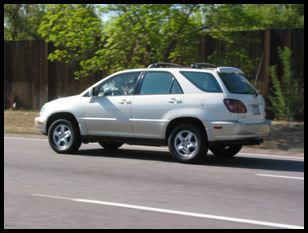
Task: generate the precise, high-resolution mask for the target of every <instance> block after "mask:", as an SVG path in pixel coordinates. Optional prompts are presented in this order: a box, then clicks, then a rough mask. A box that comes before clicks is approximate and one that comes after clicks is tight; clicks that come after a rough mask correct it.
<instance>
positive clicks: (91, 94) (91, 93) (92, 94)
mask: <svg viewBox="0 0 308 233" xmlns="http://www.w3.org/2000/svg"><path fill="white" fill-rule="evenodd" d="M90 96H91V97H92V96H97V88H96V87H93V88H92V89H91V90H90Z"/></svg>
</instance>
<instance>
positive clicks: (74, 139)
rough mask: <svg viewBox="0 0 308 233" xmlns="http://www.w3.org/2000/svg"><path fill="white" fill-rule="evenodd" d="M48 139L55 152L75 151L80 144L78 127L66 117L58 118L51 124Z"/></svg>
mask: <svg viewBox="0 0 308 233" xmlns="http://www.w3.org/2000/svg"><path fill="white" fill-rule="evenodd" d="M48 141H49V144H50V146H51V148H52V149H53V150H54V151H55V152H57V153H62V154H65V153H75V152H76V151H77V150H78V149H79V147H80V145H81V138H80V133H79V129H78V127H77V126H76V125H75V124H74V123H73V122H71V121H69V120H66V119H59V120H56V121H54V122H53V123H52V124H51V126H50V127H49V130H48Z"/></svg>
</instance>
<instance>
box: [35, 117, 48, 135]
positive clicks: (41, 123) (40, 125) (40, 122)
mask: <svg viewBox="0 0 308 233" xmlns="http://www.w3.org/2000/svg"><path fill="white" fill-rule="evenodd" d="M34 124H35V127H36V128H37V129H39V130H40V131H41V133H43V134H47V132H46V119H45V118H43V117H42V116H39V117H35V118H34Z"/></svg>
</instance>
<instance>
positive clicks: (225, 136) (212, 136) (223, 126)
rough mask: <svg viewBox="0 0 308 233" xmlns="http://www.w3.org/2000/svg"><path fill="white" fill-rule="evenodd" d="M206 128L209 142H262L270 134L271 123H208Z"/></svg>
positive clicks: (266, 121)
mask: <svg viewBox="0 0 308 233" xmlns="http://www.w3.org/2000/svg"><path fill="white" fill-rule="evenodd" d="M206 128H207V132H208V134H209V135H208V140H209V141H237V140H238V141H241V140H243V141H245V140H252V139H255V140H262V139H264V138H265V137H266V136H267V135H268V134H269V133H270V129H271V121H270V120H264V121H262V122H256V123H242V122H238V121H212V122H208V123H207V125H206Z"/></svg>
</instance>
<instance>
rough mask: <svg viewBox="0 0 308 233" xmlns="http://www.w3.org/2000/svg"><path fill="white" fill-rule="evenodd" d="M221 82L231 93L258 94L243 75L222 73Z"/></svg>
mask: <svg viewBox="0 0 308 233" xmlns="http://www.w3.org/2000/svg"><path fill="white" fill-rule="evenodd" d="M219 76H220V77H221V80H222V81H223V83H224V84H225V86H226V87H227V89H228V90H229V92H230V93H234V94H254V95H255V94H257V93H258V92H257V90H256V89H255V88H254V86H253V85H252V84H251V83H250V82H249V81H248V80H247V79H246V78H245V77H244V76H243V75H241V74H231V73H220V74H219Z"/></svg>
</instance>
